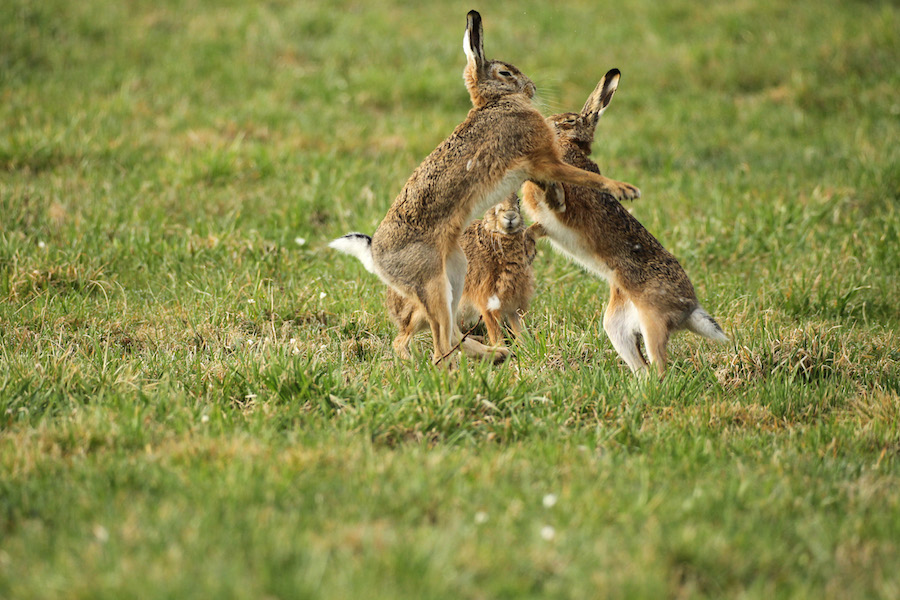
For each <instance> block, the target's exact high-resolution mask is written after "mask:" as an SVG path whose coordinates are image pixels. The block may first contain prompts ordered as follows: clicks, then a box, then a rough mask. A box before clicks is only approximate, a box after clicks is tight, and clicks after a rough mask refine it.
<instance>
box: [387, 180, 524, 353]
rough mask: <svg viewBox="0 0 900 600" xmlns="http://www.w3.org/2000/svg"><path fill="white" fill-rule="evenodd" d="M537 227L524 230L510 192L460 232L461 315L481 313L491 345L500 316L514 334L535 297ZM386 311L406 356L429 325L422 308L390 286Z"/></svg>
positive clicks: (499, 338) (498, 339) (497, 337)
mask: <svg viewBox="0 0 900 600" xmlns="http://www.w3.org/2000/svg"><path fill="white" fill-rule="evenodd" d="M535 227H537V228H540V225H537V226H532V227H529V228H527V229H526V228H525V222H524V220H523V219H522V213H521V212H520V209H519V197H518V196H517V195H516V194H515V193H512V194H510V195H509V197H507V199H506V200H504V201H503V202H501V203H500V204H497V205H496V206H494V207H492V208H491V209H489V210H488V212H487V213H485V215H484V219H481V220H477V221H473V222H472V223H471V224H470V225H469V226H468V227H467V228H466V230H465V231H464V232H463V236H462V240H461V244H462V248H463V252H464V253H465V255H466V260H467V261H468V270H467V271H466V280H465V284H464V286H463V295H462V300H461V302H460V308H459V313H460V316H462V317H471V316H474V315H477V314H481V316H482V318H483V320H484V324H485V327H486V328H487V332H488V337H489V338H490V340H491V344H492V345H493V346H495V347H498V346H499V345H500V344H501V343H502V342H503V330H502V328H501V326H500V322H501V320H504V319H505V320H507V321H508V322H509V327H510V330H511V331H512V333H513V335H519V333H521V331H522V320H521V317H520V316H519V312H520V311H521V312H525V311H527V310H528V305H529V303H530V302H531V297H532V296H533V295H534V271H533V269H532V266H531V263H532V262H533V261H534V255H535V251H536V248H535V233H536V231H539V230H536V229H535ZM387 305H388V312H389V314H390V316H391V320H393V321H394V323H396V324H397V327H398V329H399V334H398V335H397V337H396V339H395V340H394V350H395V351H396V352H397V354H399V355H400V356H402V357H404V358H408V357H409V344H410V342H411V340H412V337H413V336H414V335H415V334H416V333H418V332H419V331H422V330H423V329H425V328H426V327H427V326H428V320H427V318H426V317H425V311H424V309H423V308H422V307H421V306H419V305H417V304H415V303H414V302H412V301H411V300H409V299H407V298H405V297H403V296H401V295H400V294H398V293H397V292H395V291H394V290H393V289H391V288H388V292H387Z"/></svg>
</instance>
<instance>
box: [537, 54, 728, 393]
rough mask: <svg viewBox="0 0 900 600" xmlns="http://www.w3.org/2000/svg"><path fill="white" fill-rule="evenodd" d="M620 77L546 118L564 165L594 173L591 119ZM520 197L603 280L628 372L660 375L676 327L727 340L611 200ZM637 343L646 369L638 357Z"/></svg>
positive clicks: (568, 195) (581, 190)
mask: <svg viewBox="0 0 900 600" xmlns="http://www.w3.org/2000/svg"><path fill="white" fill-rule="evenodd" d="M619 77H620V73H619V71H618V69H612V70H611V71H609V72H608V73H607V74H606V75H605V76H604V77H603V79H601V80H600V82H599V83H598V84H597V87H596V89H595V90H594V91H593V93H591V95H590V96H589V97H588V99H587V102H586V103H585V105H584V108H583V109H582V110H581V112H580V113H562V114H558V115H553V116H551V117H549V118H548V122H549V123H551V124H552V125H553V126H554V127H555V129H556V131H557V132H558V134H559V144H560V146H561V147H562V149H563V157H564V160H565V161H566V162H567V163H569V164H571V165H573V166H576V167H578V168H581V169H587V170H591V171H594V172H597V173H599V172H600V169H599V168H598V167H597V164H596V163H594V162H593V161H592V160H591V159H590V158H589V156H590V153H591V144H592V143H593V141H594V130H595V128H596V125H597V120H598V119H599V118H600V115H601V114H602V113H603V111H604V110H606V107H607V106H608V105H609V102H610V100H611V99H612V96H613V94H614V93H615V91H616V88H617V86H618V83H619ZM554 188H556V189H554ZM560 188H561V189H562V192H563V194H562V195H563V200H562V203H563V204H564V206H565V209H564V211H560V210H559V209H556V208H554V206H556V205H558V204H560V202H559V193H560ZM548 195H549V196H551V200H550V202H548V201H547V196H548ZM523 200H524V206H525V210H526V212H527V213H528V214H529V216H530V217H531V218H532V219H533V220H535V221H536V222H537V223H539V224H540V225H541V226H542V227H543V229H544V232H545V233H546V235H547V237H549V238H550V241H551V243H552V245H553V247H554V249H556V250H558V251H560V252H561V253H563V254H565V255H567V256H569V257H570V258H572V259H574V260H575V261H576V262H578V263H580V264H581V265H582V266H584V267H585V268H586V269H587V270H588V271H590V272H592V273H594V274H596V275H599V276H600V277H603V278H605V279H606V280H608V281H609V285H610V299H609V306H608V307H607V308H606V313H605V315H604V317H603V328H604V329H605V330H606V333H607V335H608V336H609V339H610V341H611V342H612V344H613V347H614V348H615V349H616V351H617V352H618V353H619V356H621V357H622V359H623V360H624V361H625V362H626V363H627V364H628V366H629V368H631V370H632V372H634V373H636V374H640V375H642V374H644V373H646V371H647V369H648V367H649V365H650V364H652V365H654V366H655V367H656V370H657V372H658V373H659V375H660V377H662V376H663V375H664V374H665V370H666V346H667V344H668V341H669V337H670V336H671V335H672V333H673V332H675V331H677V330H680V329H688V330H690V331H693V332H694V333H697V334H699V335H701V336H703V337H706V338H709V339H711V340H716V341H723V342H724V341H728V337H727V336H726V335H725V334H724V333H723V332H722V329H721V327H719V324H718V323H716V321H715V319H713V318H712V317H711V316H710V315H709V313H707V312H706V311H705V310H704V309H703V307H702V306H700V303H699V302H698V300H697V295H696V294H695V292H694V286H693V285H691V281H690V279H688V276H687V274H686V273H685V272H684V269H683V268H682V267H681V265H680V264H679V263H678V261H677V260H676V259H675V257H674V256H672V254H670V253H669V252H668V251H667V250H666V249H665V248H663V246H662V244H660V243H659V242H658V241H657V239H656V238H655V237H653V236H652V235H651V234H650V233H649V232H648V231H647V230H646V229H644V227H643V225H641V224H640V223H639V222H638V220H637V219H635V218H634V217H633V216H632V215H631V214H630V213H629V212H628V211H627V210H625V208H624V207H623V206H622V205H621V204H620V203H619V202H618V200H617V198H616V197H614V196H612V195H610V194H608V193H606V192H604V191H602V190H593V189H587V188H585V187H581V186H578V185H569V184H568V183H563V184H562V185H558V186H557V184H549V185H547V184H540V183H534V182H528V183H526V184H525V186H524V188H523ZM641 338H643V340H644V345H645V348H646V351H647V354H648V356H649V358H650V363H649V364H648V362H647V360H646V359H645V358H644V355H643V353H642V352H641V347H640V341H641Z"/></svg>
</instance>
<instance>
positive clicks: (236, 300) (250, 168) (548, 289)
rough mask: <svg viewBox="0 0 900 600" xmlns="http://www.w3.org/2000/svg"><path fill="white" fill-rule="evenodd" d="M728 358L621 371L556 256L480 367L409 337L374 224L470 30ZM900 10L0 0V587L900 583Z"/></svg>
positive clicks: (450, 97) (716, 594)
mask: <svg viewBox="0 0 900 600" xmlns="http://www.w3.org/2000/svg"><path fill="white" fill-rule="evenodd" d="M471 8H476V9H478V10H479V11H480V12H481V14H482V16H483V17H484V27H485V50H486V52H487V55H488V57H490V58H501V59H504V60H508V61H509V62H511V63H513V64H515V65H516V66H518V67H519V68H520V69H522V71H523V72H525V73H526V74H528V75H529V76H530V77H531V78H532V79H533V80H534V81H535V83H536V84H537V87H538V96H539V97H538V99H537V100H538V104H539V107H540V108H541V110H542V111H543V112H544V113H545V114H551V113H553V112H559V111H567V110H577V109H580V107H581V105H582V104H583V102H584V99H585V98H586V97H587V94H588V93H589V92H590V91H591V90H592V89H593V87H594V85H595V84H596V82H597V81H598V79H599V78H600V77H601V76H602V75H603V74H604V73H605V72H606V71H607V70H608V69H609V68H612V67H617V68H619V69H620V70H621V71H622V79H621V82H620V85H619V89H618V92H617V94H616V96H615V98H614V99H613V101H612V105H611V106H610V108H609V110H608V111H607V112H606V113H605V115H604V116H603V118H602V119H601V121H600V124H599V126H598V129H597V138H598V139H597V143H596V144H595V147H594V154H593V158H594V160H596V161H597V162H598V163H599V164H600V166H601V168H602V169H603V172H604V174H606V175H608V176H610V177H614V178H616V179H621V180H625V181H630V182H633V183H634V184H636V185H638V186H639V187H640V188H641V190H642V192H643V197H642V198H641V199H640V200H637V201H635V202H633V203H631V204H630V205H629V207H630V208H631V210H632V212H633V214H634V215H635V216H636V217H637V218H638V219H639V220H640V221H641V222H642V223H643V224H644V225H645V226H646V227H647V228H648V229H649V230H650V231H651V232H653V233H654V234H655V235H656V236H657V237H658V238H659V239H660V241H661V242H662V243H663V244H664V245H665V246H666V247H667V248H668V249H669V250H670V251H671V252H673V253H674V254H675V255H676V256H677V257H678V259H679V260H680V261H681V263H682V265H683V266H684V268H685V270H686V271H687V273H688V274H689V275H690V277H691V279H692V281H693V282H694V285H695V287H696V289H697V294H698V297H699V298H700V300H701V302H702V303H703V304H704V306H705V307H706V308H707V309H708V310H709V311H710V313H712V314H713V315H714V316H715V317H716V318H717V320H718V321H719V323H721V324H722V326H723V328H724V329H725V330H726V332H727V333H728V335H729V336H730V337H731V340H732V341H731V342H730V343H728V344H724V345H715V344H711V343H708V342H707V341H705V340H702V339H700V338H699V337H696V336H693V335H690V334H684V335H681V336H680V337H676V338H675V339H674V341H673V343H672V344H671V345H670V355H671V359H672V360H671V364H670V368H669V372H668V374H667V376H666V377H665V379H663V380H661V381H660V380H656V379H651V380H648V381H646V382H638V381H636V380H635V378H634V377H633V376H632V375H631V373H630V372H629V371H628V369H627V368H626V367H625V365H624V363H623V362H622V361H621V360H620V359H619V358H618V357H617V356H616V354H615V352H614V351H613V349H612V346H611V345H610V343H609V341H608V340H607V339H606V336H605V334H604V333H603V331H602V326H601V322H602V309H603V305H604V303H605V302H606V299H607V296H608V290H607V286H606V284H605V283H604V282H602V281H599V280H597V279H594V278H592V277H590V276H588V275H587V274H585V273H584V272H583V271H582V270H580V269H579V268H578V267H577V266H575V265H573V264H571V263H570V262H568V261H566V260H565V259H564V258H562V257H560V256H559V255H557V254H555V253H554V252H553V251H552V250H551V248H550V247H549V246H548V245H545V244H544V243H542V244H541V246H540V249H539V253H538V257H537V259H536V261H535V269H536V274H537V281H538V289H537V294H536V296H535V298H534V301H533V303H532V307H531V311H530V312H529V313H528V315H526V324H527V327H528V328H529V334H528V335H527V336H525V337H523V338H522V339H520V340H518V341H515V342H510V344H511V346H512V348H513V350H514V353H515V356H514V358H512V359H511V360H510V361H508V362H507V363H506V364H504V365H501V366H499V367H493V366H489V365H485V364H481V363H476V362H474V361H467V360H465V359H463V360H461V361H460V365H459V368H458V369H456V370H452V371H447V370H445V369H436V368H434V367H432V366H431V365H430V364H429V363H430V351H431V342H430V338H429V335H428V334H422V335H421V336H420V337H419V338H417V340H416V343H415V347H416V348H417V349H418V350H419V351H420V353H419V356H417V357H416V358H414V359H413V360H411V361H409V362H404V361H401V360H399V359H397V358H396V357H395V356H394V355H393V354H392V352H391V345H390V343H391V340H392V338H393V335H394V329H393V326H392V325H391V323H390V322H389V320H388V317H387V315H386V313H385V310H384V307H383V304H382V302H383V294H384V290H383V286H382V284H381V283H380V282H378V281H377V280H376V278H375V277H374V276H372V275H370V274H369V273H367V272H366V271H365V270H364V269H363V268H362V266H361V265H360V264H359V263H358V262H357V261H355V260H353V259H351V258H348V257H346V256H343V255H339V254H337V253H335V252H333V251H331V250H329V249H328V248H327V242H328V241H329V240H330V239H332V238H334V237H337V236H339V235H342V234H343V233H345V232H348V231H352V230H359V231H364V232H368V233H371V232H372V231H374V229H375V227H376V226H377V224H378V222H379V220H380V219H381V217H382V216H383V215H384V213H385V211H386V210H387V207H388V206H389V205H390V202H391V201H392V200H393V198H394V196H395V195H396V194H397V192H398V191H399V190H400V188H401V187H402V185H403V183H404V182H405V180H406V178H407V177H408V176H409V174H410V173H411V172H412V170H413V169H414V168H415V166H416V165H417V164H418V163H419V162H420V161H421V160H422V159H423V158H424V157H425V156H426V155H427V154H428V153H429V152H430V151H431V150H432V149H433V148H434V147H435V146H436V145H437V144H438V143H439V142H440V141H441V140H442V139H443V138H445V137H446V136H447V135H448V134H449V133H450V132H451V131H452V129H453V128H454V127H455V126H456V124H457V123H459V122H461V121H462V120H463V119H464V118H465V115H466V113H467V111H468V109H469V106H470V105H469V99H468V95H467V94H466V91H465V88H464V86H463V82H462V78H461V74H462V69H463V66H464V64H465V57H464V55H463V51H462V36H463V31H464V28H465V14H466V12H467V11H468V10H469V9H471ZM898 31H900V5H898V4H897V3H896V2H890V1H878V0H870V1H863V0H858V1H850V0H847V1H843V2H831V3H828V2H826V3H823V2H819V1H818V0H798V1H796V2H780V1H776V0H736V1H734V2H708V3H702V4H701V3H695V2H690V1H688V0H674V1H672V2H665V3H659V2H654V1H652V0H631V1H628V2H625V3H598V2H589V1H586V0H574V1H572V2H568V3H566V6H565V7H563V6H550V5H549V4H548V3H546V2H536V1H533V0H523V1H521V2H517V3H515V8H513V7H512V5H510V4H508V3H504V4H500V3H495V2H486V3H485V4H483V5H480V6H478V5H469V4H465V5H463V4H460V3H458V2H447V3H442V4H431V3H413V2H403V1H401V0H393V1H391V0H375V1H374V2H366V3H363V2H343V1H337V2H331V3H324V2H310V1H308V0H299V1H295V2H286V1H283V0H272V1H269V2H262V3H255V2H237V1H234V0H227V1H225V2H212V1H211V0H189V1H187V2H175V1H172V0H162V1H156V2H149V1H146V0H138V1H136V2H104V1H102V0H83V1H81V2H68V1H65V0H42V1H41V2H33V1H31V0H5V1H4V2H3V3H0V598H11V599H12V598H16V599H31V598H35V599H53V598H67V599H69V598H86V599H87V598H90V599H103V598H116V599H119V598H173V597H175V598H185V599H187V598H210V597H217V598H435V599H438V598H448V599H449V598H453V599H458V598H722V597H740V598H766V599H771V598H817V599H818V598H863V597H864V598H897V597H898V596H900V569H898V568H897V566H898V557H900V426H898V423H900V335H898V330H900V329H898V327H900V308H898V300H897V299H898V298H900V276H898V273H900V68H898V65H900V36H898V35H897V32H898Z"/></svg>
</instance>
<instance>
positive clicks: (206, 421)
mask: <svg viewBox="0 0 900 600" xmlns="http://www.w3.org/2000/svg"><path fill="white" fill-rule="evenodd" d="M200 422H201V423H209V415H203V416H201V417H200Z"/></svg>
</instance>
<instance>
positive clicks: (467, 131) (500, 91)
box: [330, 11, 640, 362]
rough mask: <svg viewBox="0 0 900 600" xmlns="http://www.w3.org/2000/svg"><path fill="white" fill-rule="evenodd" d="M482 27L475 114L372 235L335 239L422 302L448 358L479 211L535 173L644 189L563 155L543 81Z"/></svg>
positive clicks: (475, 63)
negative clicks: (489, 48)
mask: <svg viewBox="0 0 900 600" xmlns="http://www.w3.org/2000/svg"><path fill="white" fill-rule="evenodd" d="M482 34H483V31H482V24H481V16H480V15H479V14H478V13H477V12H475V11H471V12H469V14H468V16H467V24H466V32H465V36H464V37H463V50H464V52H465V54H466V58H467V62H466V67H465V70H464V72H463V78H464V80H465V83H466V88H467V89H468V91H469V95H470V97H471V99H472V105H473V108H472V109H471V110H470V111H469V114H468V116H467V117H466V119H465V121H463V122H462V123H461V124H460V125H458V126H457V127H456V129H455V130H454V131H453V133H452V134H451V135H450V137H448V138H447V139H446V140H444V141H443V142H442V143H441V144H440V145H439V146H438V147H437V148H436V149H435V150H434V151H433V152H432V153H431V154H430V155H428V157H427V158H426V159H425V160H424V161H423V162H422V164H421V165H419V166H418V167H417V168H416V170H415V171H414V172H413V174H412V176H410V178H409V180H408V181H407V182H406V185H405V186H404V187H403V189H402V190H401V191H400V195H399V196H398V197H397V198H396V199H395V200H394V203H393V204H392V205H391V207H390V209H389V210H388V213H387V215H386V216H385V217H384V220H383V221H382V222H381V224H380V225H379V226H378V229H376V231H375V234H374V235H373V236H372V237H371V238H369V236H367V235H364V234H360V233H351V234H348V235H346V236H344V237H342V238H338V239H337V240H334V241H333V242H332V243H331V244H330V245H331V247H332V248H336V249H337V250H341V251H343V252H346V253H348V254H352V255H354V256H356V257H357V258H359V259H360V260H361V261H362V262H363V264H364V265H365V266H366V268H367V269H368V270H370V271H372V272H373V273H375V274H376V275H378V276H379V277H380V278H381V279H382V280H383V281H384V282H385V283H386V284H387V285H388V286H390V287H391V288H392V289H393V290H394V291H396V292H397V293H398V294H400V295H401V296H403V297H404V298H408V299H410V300H411V301H413V302H414V303H415V304H416V305H417V306H421V308H422V309H423V310H424V314H425V318H426V319H427V321H428V324H429V325H430V327H431V333H432V337H433V342H434V357H435V360H436V361H438V362H439V361H441V360H442V359H443V358H444V357H446V356H447V355H449V354H450V353H451V351H452V348H453V347H454V344H455V343H456V342H457V341H459V340H460V338H461V337H462V333H461V331H460V330H459V327H458V325H457V322H456V312H457V308H458V306H459V301H460V298H461V296H462V290H463V282H464V280H465V275H466V258H465V255H464V254H463V251H462V249H461V248H460V246H459V239H460V236H461V235H462V232H463V230H464V229H465V228H466V226H467V225H468V224H469V223H470V222H471V221H472V219H474V218H475V216H476V215H479V214H481V213H483V212H484V211H485V210H486V209H487V208H488V207H490V206H493V205H495V204H497V203H498V202H499V201H501V200H503V199H504V198H506V197H507V196H508V195H509V194H510V193H512V192H514V191H515V190H517V189H519V187H520V186H521V185H522V183H523V182H524V181H525V180H526V179H532V180H535V181H539V182H546V183H547V184H549V183H550V182H556V181H559V182H566V183H573V184H578V185H583V186H588V187H592V188H594V189H598V190H604V191H605V192H607V193H609V194H610V197H614V198H622V199H628V198H636V197H639V196H640V191H639V190H638V189H637V188H635V187H634V186H632V185H630V184H627V183H623V182H619V181H614V180H611V179H607V178H606V177H603V176H601V175H599V174H598V173H592V172H588V171H583V170H581V169H578V168H575V167H573V166H570V165H568V164H566V163H565V162H563V161H562V157H561V155H560V150H559V147H558V146H557V144H556V133H555V132H554V130H553V129H552V128H551V127H550V125H549V124H548V123H547V121H545V120H544V118H543V117H542V116H541V113H540V112H538V110H537V109H536V108H535V107H534V105H533V104H532V101H531V99H532V97H533V96H534V92H535V86H534V83H532V82H531V80H530V79H529V78H528V77H526V76H525V75H524V74H523V73H522V72H521V71H519V69H517V68H516V67H514V66H513V65H511V64H509V63H506V62H502V61H497V60H488V59H487V58H485V54H484V47H483V41H482V40H483V38H482ZM462 348H463V350H465V351H466V352H467V353H469V354H473V355H477V356H482V357H489V358H493V359H494V360H504V359H505V358H506V357H507V356H508V355H509V351H508V350H507V349H505V348H490V347H487V346H484V345H483V344H480V343H478V342H477V341H475V340H473V339H471V338H467V339H466V340H464V341H463V343H462Z"/></svg>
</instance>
